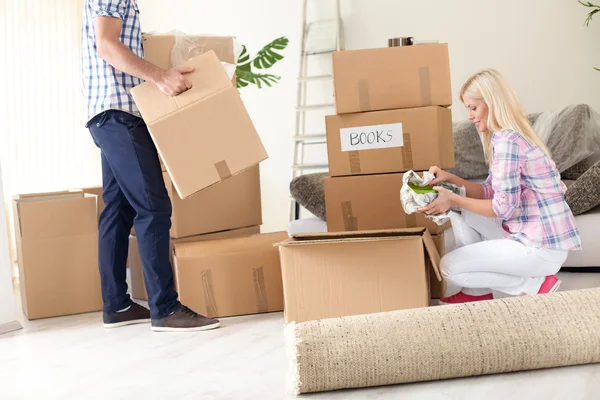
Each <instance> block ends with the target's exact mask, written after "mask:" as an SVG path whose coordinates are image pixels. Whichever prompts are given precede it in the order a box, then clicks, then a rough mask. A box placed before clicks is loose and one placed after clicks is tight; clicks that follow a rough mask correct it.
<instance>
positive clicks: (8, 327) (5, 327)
mask: <svg viewBox="0 0 600 400" xmlns="http://www.w3.org/2000/svg"><path fill="white" fill-rule="evenodd" d="M22 328H23V327H22V326H21V323H20V322H19V321H11V322H7V323H5V324H2V325H0V335H3V334H5V333H8V332H12V331H16V330H19V329H22Z"/></svg>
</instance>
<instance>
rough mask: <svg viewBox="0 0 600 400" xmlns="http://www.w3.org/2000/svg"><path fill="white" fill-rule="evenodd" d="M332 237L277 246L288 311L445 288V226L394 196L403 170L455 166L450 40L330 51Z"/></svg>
mask: <svg viewBox="0 0 600 400" xmlns="http://www.w3.org/2000/svg"><path fill="white" fill-rule="evenodd" d="M333 77H334V88H335V99H336V111H337V115H332V116H328V117H326V130H327V151H328V159H329V175H330V176H329V177H327V178H326V179H325V199H326V208H327V210H326V211H327V227H328V231H329V233H328V234H320V235H299V236H296V237H294V238H292V239H290V240H287V241H285V242H283V243H281V244H280V246H279V247H280V254H281V257H282V269H283V281H284V295H285V304H286V307H285V308H286V309H285V314H286V315H285V318H286V321H287V322H290V321H297V322H300V321H306V320H311V319H319V318H331V317H341V316H348V315H356V314H365V313H373V312H382V311H390V310H398V309H405V308H415V307H426V306H428V305H429V300H430V298H431V297H439V296H440V293H441V292H443V290H444V283H443V282H442V279H441V276H440V273H439V270H438V263H439V259H440V251H443V249H438V248H436V244H437V245H438V246H440V245H441V241H440V240H443V231H444V229H446V228H447V226H441V227H440V226H438V225H437V224H435V223H433V222H431V221H430V220H428V219H426V218H424V216H423V215H420V214H417V215H406V214H405V213H404V210H403V208H402V205H401V203H400V189H401V187H402V183H403V182H402V177H403V174H404V173H405V172H406V171H408V170H415V171H418V172H422V171H426V170H428V169H429V168H430V167H431V166H433V165H437V166H439V167H441V168H450V167H453V166H454V146H453V139H452V118H451V113H450V110H449V109H448V108H447V107H448V106H450V105H451V103H452V93H451V87H450V65H449V55H448V46H447V44H427V45H416V46H406V47H391V48H384V49H368V50H353V51H340V52H336V53H334V54H333Z"/></svg>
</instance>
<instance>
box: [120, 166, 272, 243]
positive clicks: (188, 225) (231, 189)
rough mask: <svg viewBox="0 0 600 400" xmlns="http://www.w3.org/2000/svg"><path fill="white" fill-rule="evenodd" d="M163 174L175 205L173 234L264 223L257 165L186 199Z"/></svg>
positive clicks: (236, 227) (213, 230)
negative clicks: (180, 195)
mask: <svg viewBox="0 0 600 400" xmlns="http://www.w3.org/2000/svg"><path fill="white" fill-rule="evenodd" d="M163 178H164V181H165V186H166V187H167V192H168V193H169V198H170V199H171V205H172V209H173V214H172V215H171V231H170V235H171V238H174V239H179V238H184V237H188V236H196V235H204V234H206V233H212V232H220V231H226V230H230V229H238V228H242V227H246V226H255V225H262V208H261V193H260V170H259V166H258V165H257V166H254V167H252V168H250V169H248V170H246V171H243V172H241V173H239V174H237V175H235V176H233V177H232V178H231V179H227V180H225V181H223V182H221V183H219V184H217V185H214V186H211V187H209V188H208V189H206V190H203V191H201V192H200V193H198V194H195V195H194V196H192V197H190V198H187V199H181V198H180V197H179V196H178V195H177V193H176V191H175V187H174V186H173V182H172V181H171V177H170V176H169V174H168V173H163ZM131 234H132V235H135V229H132V230H131Z"/></svg>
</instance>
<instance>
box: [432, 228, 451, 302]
mask: <svg viewBox="0 0 600 400" xmlns="http://www.w3.org/2000/svg"><path fill="white" fill-rule="evenodd" d="M431 238H432V239H433V243H434V244H435V248H436V249H437V251H438V253H439V254H440V258H441V257H444V256H445V255H446V244H445V242H444V240H445V231H444V232H442V233H440V234H438V235H431ZM429 286H430V287H431V298H432V299H439V298H441V297H444V296H445V295H446V286H447V285H446V281H445V280H444V279H442V280H441V281H440V280H438V279H437V278H436V277H435V276H434V275H433V274H432V275H430V280H429Z"/></svg>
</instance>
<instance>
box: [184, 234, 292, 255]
mask: <svg viewBox="0 0 600 400" xmlns="http://www.w3.org/2000/svg"><path fill="white" fill-rule="evenodd" d="M286 237H287V234H286V233H285V232H274V233H265V234H255V235H251V236H244V237H236V238H227V239H219V240H205V241H197V242H179V243H175V244H174V250H173V251H174V253H175V255H176V257H178V258H188V257H193V258H203V257H214V256H215V255H217V254H232V253H244V252H254V251H263V250H264V248H265V246H269V247H271V246H272V245H273V243H276V242H280V241H281V240H283V239H285V238H286ZM261 249H262V250H261Z"/></svg>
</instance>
